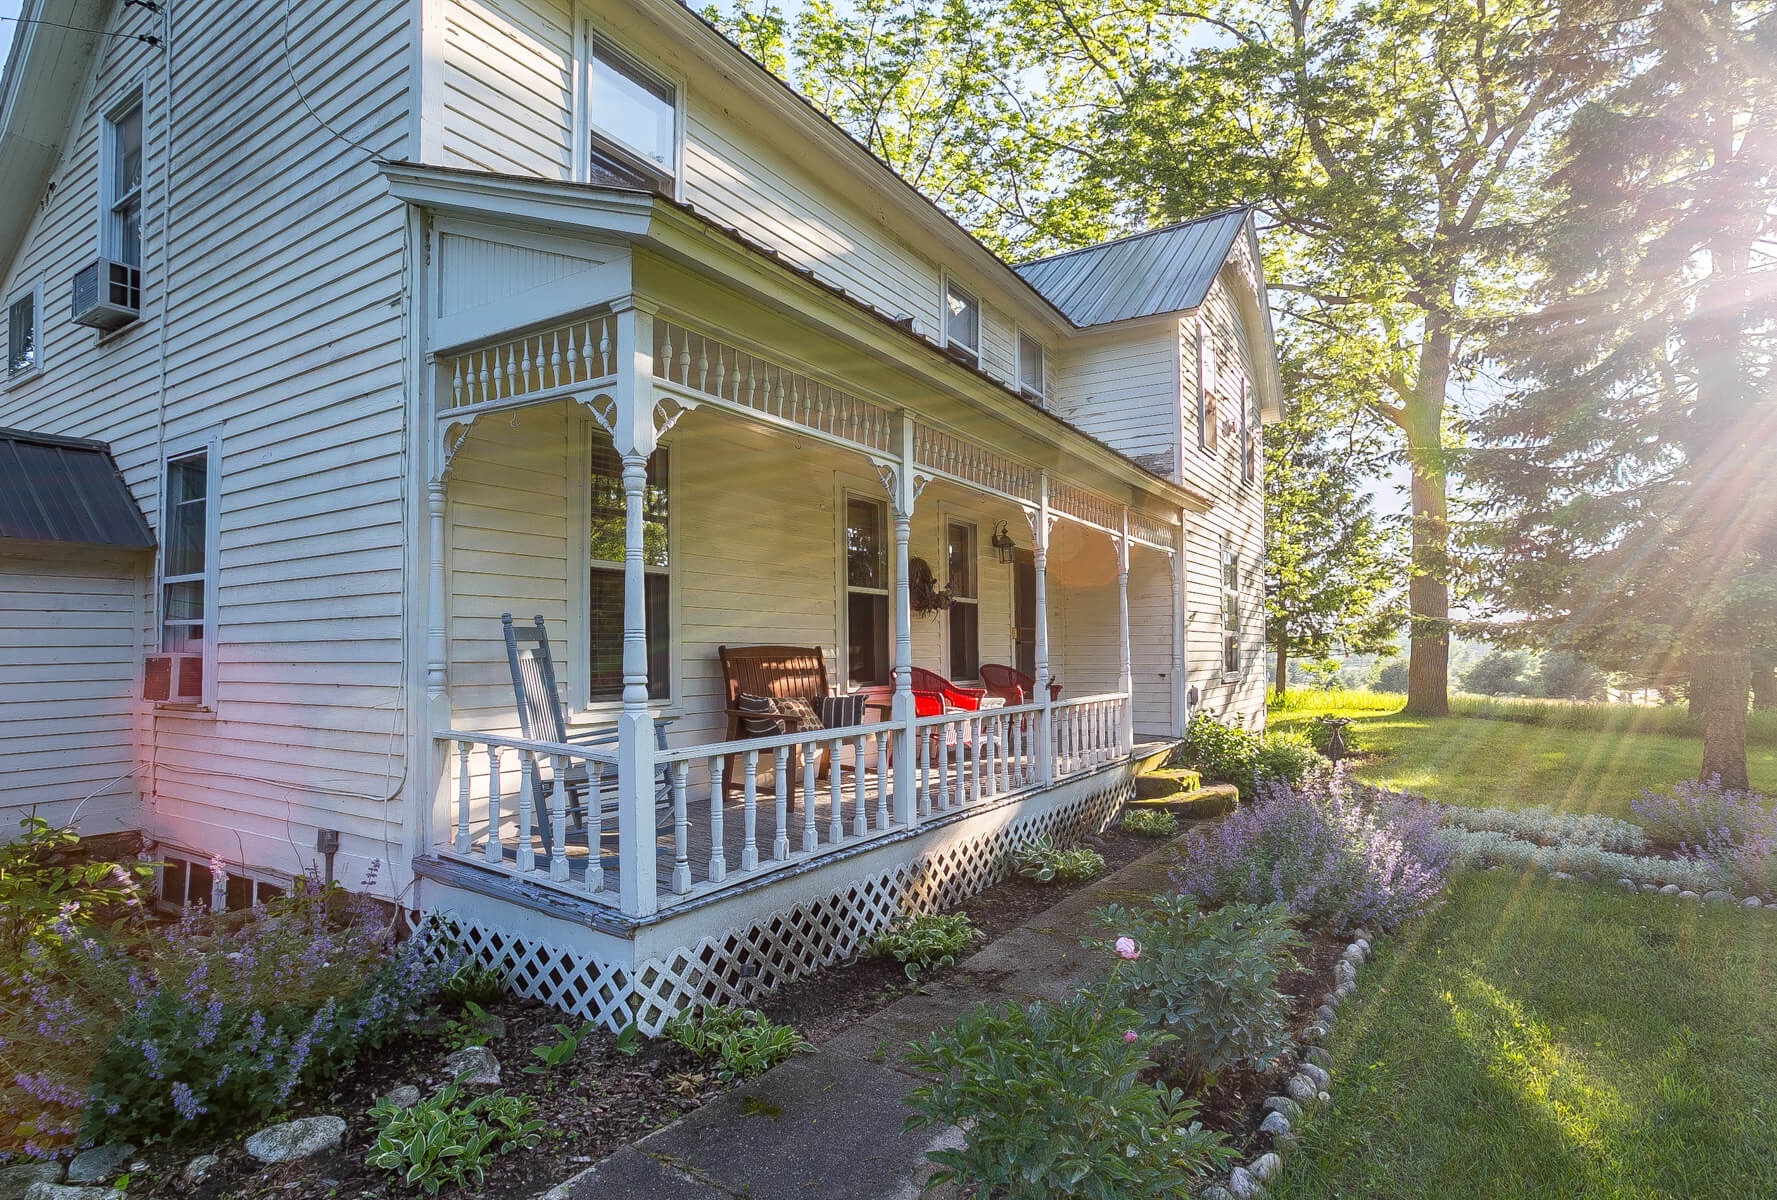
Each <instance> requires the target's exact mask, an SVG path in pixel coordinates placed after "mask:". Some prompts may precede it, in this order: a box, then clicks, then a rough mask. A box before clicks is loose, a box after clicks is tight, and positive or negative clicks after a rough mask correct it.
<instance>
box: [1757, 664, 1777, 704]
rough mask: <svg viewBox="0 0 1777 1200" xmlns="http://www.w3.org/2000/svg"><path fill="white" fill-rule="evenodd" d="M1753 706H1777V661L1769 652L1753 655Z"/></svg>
mask: <svg viewBox="0 0 1777 1200" xmlns="http://www.w3.org/2000/svg"><path fill="white" fill-rule="evenodd" d="M1752 707H1753V708H1755V709H1757V710H1759V711H1760V712H1763V711H1765V710H1766V709H1770V708H1777V662H1773V661H1772V660H1771V656H1770V655H1768V654H1764V655H1760V654H1755V655H1753V656H1752Z"/></svg>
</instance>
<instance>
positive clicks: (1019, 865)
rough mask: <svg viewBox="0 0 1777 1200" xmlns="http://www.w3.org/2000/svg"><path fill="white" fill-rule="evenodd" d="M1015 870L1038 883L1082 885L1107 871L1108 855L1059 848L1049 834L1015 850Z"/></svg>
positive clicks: (1086, 850) (1013, 858) (1086, 848)
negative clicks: (1105, 861)
mask: <svg viewBox="0 0 1777 1200" xmlns="http://www.w3.org/2000/svg"><path fill="white" fill-rule="evenodd" d="M1012 869H1013V870H1015V871H1017V872H1018V874H1019V875H1020V876H1022V877H1023V878H1025V879H1029V880H1033V881H1035V882H1037V883H1079V882H1080V881H1081V880H1083V879H1091V878H1092V877H1093V876H1095V875H1097V874H1099V873H1100V872H1102V871H1103V870H1104V855H1102V854H1100V853H1099V852H1098V851H1096V850H1093V849H1091V848H1089V847H1086V846H1074V847H1072V848H1070V849H1067V850H1062V849H1059V848H1058V847H1057V846H1056V845H1055V843H1054V842H1053V841H1052V840H1051V839H1050V837H1049V835H1048V834H1046V833H1045V834H1043V835H1042V836H1041V837H1039V838H1037V839H1036V840H1035V841H1032V842H1028V843H1026V844H1025V845H1023V846H1020V847H1018V849H1016V850H1014V851H1012Z"/></svg>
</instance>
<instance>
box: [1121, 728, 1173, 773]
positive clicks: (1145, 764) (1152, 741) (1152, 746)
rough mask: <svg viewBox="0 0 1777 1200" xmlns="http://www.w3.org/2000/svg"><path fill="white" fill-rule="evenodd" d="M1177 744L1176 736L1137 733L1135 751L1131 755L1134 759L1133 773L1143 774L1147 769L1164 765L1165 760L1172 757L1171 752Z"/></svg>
mask: <svg viewBox="0 0 1777 1200" xmlns="http://www.w3.org/2000/svg"><path fill="white" fill-rule="evenodd" d="M1178 746H1179V740H1178V739H1177V738H1168V737H1153V736H1149V737H1143V736H1141V735H1140V734H1137V735H1136V738H1135V753H1134V754H1133V756H1132V757H1133V758H1134V759H1135V773H1136V774H1137V775H1145V774H1147V773H1148V772H1149V771H1157V770H1159V769H1160V768H1161V767H1163V766H1165V765H1166V760H1167V759H1169V758H1171V757H1172V752H1173V751H1174V750H1176V749H1177V748H1178Z"/></svg>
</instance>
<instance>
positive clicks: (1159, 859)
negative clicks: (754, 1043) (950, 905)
mask: <svg viewBox="0 0 1777 1200" xmlns="http://www.w3.org/2000/svg"><path fill="white" fill-rule="evenodd" d="M1171 860H1172V844H1171V843H1167V844H1166V845H1164V846H1163V847H1161V848H1160V849H1159V850H1157V851H1155V852H1154V853H1152V854H1149V855H1147V856H1146V857H1145V858H1141V859H1138V860H1136V861H1135V862H1133V863H1131V864H1129V865H1128V866H1127V867H1124V868H1123V869H1122V870H1121V871H1118V872H1117V873H1116V874H1114V875H1111V876H1108V877H1107V878H1105V879H1102V880H1099V881H1098V882H1096V883H1094V884H1091V885H1089V886H1087V887H1084V888H1081V889H1080V890H1079V891H1076V892H1074V893H1073V894H1072V895H1070V896H1068V898H1067V899H1065V900H1063V901H1061V903H1059V904H1057V905H1055V906H1054V907H1052V908H1050V909H1048V910H1047V911H1045V912H1042V913H1039V914H1037V915H1036V916H1035V917H1033V918H1031V919H1030V920H1029V921H1027V922H1026V923H1025V924H1024V925H1023V926H1021V927H1020V928H1018V929H1015V930H1013V931H1012V932H1010V933H1008V934H1006V935H1005V936H1003V937H1001V938H998V939H997V940H995V941H993V942H991V943H989V944H988V945H987V946H985V947H983V948H982V949H981V950H979V951H978V952H976V953H975V954H974V955H972V956H970V957H969V958H968V959H966V960H964V961H963V962H962V963H961V964H960V965H959V966H958V967H957V969H956V970H954V971H952V972H950V973H949V974H948V975H947V976H946V977H945V978H944V979H943V980H942V981H941V982H940V983H938V984H937V985H935V987H934V989H933V993H931V994H926V993H921V994H916V995H912V996H907V997H904V998H903V999H901V1000H899V1001H897V1002H896V1003H894V1004H892V1005H890V1006H889V1007H887V1008H885V1009H883V1010H882V1011H880V1012H878V1013H876V1014H875V1015H874V1016H872V1017H870V1018H869V1019H867V1020H864V1021H860V1022H858V1023H857V1024H855V1025H853V1026H851V1027H849V1028H848V1029H846V1030H845V1031H844V1032H842V1033H839V1034H837V1035H835V1036H834V1037H832V1038H830V1039H829V1040H828V1041H826V1042H825V1043H823V1044H822V1045H821V1046H820V1048H819V1050H818V1052H817V1053H815V1054H809V1055H802V1056H799V1057H797V1058H794V1059H791V1060H790V1061H789V1062H787V1063H784V1064H783V1065H782V1066H779V1067H776V1068H774V1069H772V1070H770V1071H768V1072H766V1073H765V1074H764V1075H762V1076H760V1077H759V1078H758V1079H755V1080H753V1081H752V1082H750V1083H745V1084H742V1085H740V1086H739V1087H737V1088H735V1089H734V1090H733V1091H730V1092H728V1093H727V1094H725V1095H723V1096H721V1097H720V1098H718V1099H716V1100H713V1101H711V1102H710V1103H708V1104H706V1105H704V1106H703V1107H702V1108H699V1109H697V1110H696V1111H695V1112H692V1113H690V1114H688V1115H686V1116H684V1117H682V1118H680V1119H679V1120H677V1121H675V1122H673V1123H672V1124H671V1125H668V1126H665V1127H664V1128H661V1129H658V1130H656V1131H655V1132H653V1133H651V1134H649V1135H648V1136H647V1137H645V1138H643V1139H642V1140H641V1141H639V1142H637V1143H636V1144H635V1145H633V1146H629V1147H626V1148H625V1149H622V1150H619V1151H618V1152H617V1153H615V1154H613V1155H611V1156H610V1157H609V1158H607V1159H605V1160H604V1161H602V1162H600V1163H597V1164H595V1165H594V1166H592V1167H589V1168H587V1169H586V1170H585V1171H582V1172H581V1173H580V1174H578V1175H576V1176H574V1177H573V1178H572V1179H569V1180H568V1181H567V1182H566V1183H563V1184H561V1185H560V1186H558V1187H555V1188H552V1189H551V1190H550V1191H549V1192H548V1193H546V1194H545V1197H544V1200H615V1198H618V1197H647V1198H648V1200H732V1198H733V1197H746V1198H747V1200H811V1198H818V1200H910V1198H911V1197H913V1196H915V1195H917V1194H918V1193H919V1191H920V1188H921V1186H922V1185H923V1184H924V1182H925V1180H926V1179H927V1178H928V1177H929V1176H930V1174H931V1172H932V1170H933V1169H934V1168H933V1166H932V1164H931V1163H930V1162H929V1161H928V1160H927V1159H926V1156H925V1155H926V1151H927V1150H933V1149H937V1148H939V1147H940V1146H942V1145H947V1144H948V1145H960V1140H959V1139H960V1135H959V1134H958V1132H957V1131H956V1130H955V1129H946V1130H935V1129H933V1128H930V1127H927V1128H923V1129H919V1130H915V1131H913V1132H911V1133H907V1132H903V1131H902V1125H903V1124H904V1123H905V1121H906V1119H907V1116H908V1114H909V1111H910V1110H909V1109H907V1108H906V1107H905V1106H904V1105H903V1104H902V1102H901V1098H902V1097H903V1096H905V1095H906V1094H907V1093H908V1092H909V1091H910V1090H912V1089H913V1088H914V1087H916V1086H918V1084H919V1083H920V1082H921V1078H920V1076H919V1075H918V1074H917V1073H915V1072H914V1071H913V1070H912V1068H911V1067H909V1066H907V1065H906V1064H905V1063H904V1062H903V1061H902V1051H903V1049H904V1048H905V1047H906V1045H907V1043H908V1042H910V1041H914V1040H916V1039H919V1038H923V1037H924V1036H926V1035H927V1034H928V1033H930V1032H932V1030H934V1029H937V1028H938V1027H940V1026H942V1025H946V1024H948V1023H949V1022H950V1021H952V1020H954V1019H955V1018H956V1017H957V1016H958V1015H960V1014H961V1013H962V1012H963V1011H964V1010H966V1009H968V1008H970V1007H972V1006H973V1005H975V1004H978V1003H980V1002H982V1001H984V1000H985V1001H994V1002H1003V1001H1006V1000H1018V1001H1022V1002H1028V1001H1030V1000H1033V999H1043V1000H1059V999H1062V998H1064V997H1066V996H1068V995H1070V994H1071V993H1072V992H1073V991H1074V989H1075V988H1077V987H1078V986H1079V985H1080V984H1082V983H1086V982H1088V981H1089V980H1092V979H1094V978H1096V977H1098V976H1100V975H1102V974H1103V973H1104V972H1106V971H1107V970H1108V969H1109V968H1110V963H1109V962H1108V961H1107V960H1106V959H1105V957H1104V956H1103V955H1102V954H1099V953H1095V952H1093V951H1090V950H1087V949H1086V948H1085V947H1083V946H1081V945H1080V938H1081V937H1082V936H1085V935H1087V934H1091V935H1093V936H1098V935H1100V934H1101V933H1102V932H1103V931H1101V930H1100V929H1098V928H1097V927H1096V926H1094V925H1093V924H1092V923H1091V922H1090V921H1089V920H1088V919H1087V915H1086V914H1088V913H1090V912H1091V911H1092V910H1094V909H1096V908H1100V907H1102V906H1104V905H1106V904H1109V903H1111V902H1113V901H1117V902H1121V903H1125V904H1128V903H1131V902H1139V901H1141V900H1143V899H1146V898H1147V897H1149V896H1152V895H1155V894H1156V893H1159V892H1163V891H1165V890H1167V889H1168V888H1169V886H1170V881H1169V880H1168V878H1167V867H1168V865H1169V864H1170V862H1171ZM965 908H966V905H965ZM938 1194H939V1195H941V1196H942V1195H949V1194H952V1193H949V1192H942V1193H938Z"/></svg>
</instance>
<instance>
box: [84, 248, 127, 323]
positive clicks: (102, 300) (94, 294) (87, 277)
mask: <svg viewBox="0 0 1777 1200" xmlns="http://www.w3.org/2000/svg"><path fill="white" fill-rule="evenodd" d="M73 299H74V302H73V309H74V323H75V324H76V325H90V326H92V327H93V328H94V329H122V328H123V327H124V326H125V325H128V324H129V323H130V322H131V321H134V320H135V319H136V318H137V317H140V316H141V315H142V272H141V270H140V269H138V268H136V267H132V266H130V265H129V264H128V263H120V262H113V261H111V260H110V259H108V258H101V259H98V260H96V261H95V262H93V263H92V264H91V265H90V266H87V267H84V268H82V269H81V270H80V271H78V272H76V273H75V275H74V298H73Z"/></svg>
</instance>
